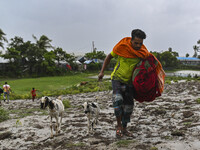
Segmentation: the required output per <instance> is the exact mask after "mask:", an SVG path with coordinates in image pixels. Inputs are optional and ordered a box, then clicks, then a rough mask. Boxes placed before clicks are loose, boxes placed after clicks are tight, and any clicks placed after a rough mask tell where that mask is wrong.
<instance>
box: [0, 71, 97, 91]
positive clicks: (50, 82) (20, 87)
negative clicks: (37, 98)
mask: <svg viewBox="0 0 200 150" xmlns="http://www.w3.org/2000/svg"><path fill="white" fill-rule="evenodd" d="M90 75H94V74H86V73H78V74H72V75H67V76H55V77H41V78H27V79H16V80H13V79H12V80H4V81H1V83H2V84H3V83H4V82H5V81H7V82H8V84H9V85H10V86H11V89H12V90H13V91H14V93H17V94H30V91H31V89H32V88H33V87H34V88H35V89H37V90H39V91H40V92H43V91H52V90H60V89H65V88H67V87H70V86H72V85H75V84H78V83H80V82H81V81H91V80H94V79H89V78H87V77H88V76H90Z"/></svg>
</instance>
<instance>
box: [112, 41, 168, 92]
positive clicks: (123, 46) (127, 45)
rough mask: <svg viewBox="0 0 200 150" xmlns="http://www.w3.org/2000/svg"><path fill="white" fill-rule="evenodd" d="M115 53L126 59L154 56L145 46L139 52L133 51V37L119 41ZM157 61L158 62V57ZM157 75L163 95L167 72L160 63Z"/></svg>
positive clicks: (114, 49)
mask: <svg viewBox="0 0 200 150" xmlns="http://www.w3.org/2000/svg"><path fill="white" fill-rule="evenodd" d="M113 52H114V53H115V54H117V55H119V56H121V57H125V58H138V57H139V58H141V59H146V58H147V57H148V56H149V55H153V54H151V53H150V52H149V51H148V50H147V48H146V47H145V46H144V45H142V47H141V48H140V49H139V50H135V49H133V47H132V45H131V37H125V38H123V39H122V40H121V41H119V43H117V44H116V45H115V47H114V48H113ZM153 56H154V55H153ZM154 57H155V56H154ZM155 59H156V60H157V61H158V59H157V58H156V57H155ZM156 74H157V75H158V86H159V89H160V92H161V93H162V92H163V90H164V82H165V72H164V70H163V69H162V65H161V63H160V62H159V61H158V65H157V67H156Z"/></svg>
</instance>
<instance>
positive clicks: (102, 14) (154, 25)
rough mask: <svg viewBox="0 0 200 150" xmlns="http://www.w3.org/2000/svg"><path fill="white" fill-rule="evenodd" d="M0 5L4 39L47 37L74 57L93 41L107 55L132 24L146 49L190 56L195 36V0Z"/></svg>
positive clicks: (198, 27) (199, 19) (19, 0)
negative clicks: (145, 35) (143, 34)
mask: <svg viewBox="0 0 200 150" xmlns="http://www.w3.org/2000/svg"><path fill="white" fill-rule="evenodd" d="M0 8H1V11H0V28H1V29H2V30H3V31H4V33H5V34H6V38H7V39H11V38H14V37H15V36H19V37H22V38H23V39H24V41H25V42H26V41H28V40H30V41H32V42H35V41H34V40H33V38H32V35H35V36H36V37H37V38H39V37H40V36H41V35H46V36H47V37H48V38H49V39H51V40H52V45H53V46H55V47H61V48H63V50H65V51H66V52H67V53H74V54H75V55H79V54H85V53H88V52H91V50H92V41H94V44H95V47H96V48H97V50H102V51H104V52H105V53H106V54H108V53H109V52H111V51H112V48H113V47H114V46H115V44H116V43H117V42H118V41H119V40H121V39H122V38H123V37H128V36H131V31H132V30H133V29H136V28H139V29H142V30H143V31H145V33H146V34H147V38H146V40H145V41H144V44H145V45H146V47H147V48H148V50H149V51H158V52H161V51H166V50H168V48H169V47H171V48H172V50H173V51H176V52H178V53H179V55H180V56H185V54H186V53H189V54H190V56H192V55H193V54H194V50H193V46H194V45H195V44H197V41H198V40H199V39H200V0H0Z"/></svg>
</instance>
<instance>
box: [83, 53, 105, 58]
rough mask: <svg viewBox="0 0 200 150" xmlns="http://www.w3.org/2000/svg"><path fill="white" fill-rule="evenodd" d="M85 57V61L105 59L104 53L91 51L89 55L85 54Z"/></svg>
mask: <svg viewBox="0 0 200 150" xmlns="http://www.w3.org/2000/svg"><path fill="white" fill-rule="evenodd" d="M85 57H86V58H87V59H102V60H103V59H105V58H106V54H105V53H104V51H93V52H91V53H86V54H85Z"/></svg>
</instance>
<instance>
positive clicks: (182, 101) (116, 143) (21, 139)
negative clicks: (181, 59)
mask: <svg viewBox="0 0 200 150" xmlns="http://www.w3.org/2000/svg"><path fill="white" fill-rule="evenodd" d="M111 98H112V92H111V91H104V92H95V93H84V94H76V95H63V96H62V99H68V100H69V101H70V103H71V108H68V109H66V110H65V113H64V117H63V121H62V127H61V132H60V133H59V135H57V136H54V137H53V138H50V126H49V125H50V118H49V117H48V113H47V112H48V111H47V110H46V111H41V110H40V102H39V100H36V101H35V102H32V100H13V101H10V104H6V103H3V105H2V106H1V107H4V108H5V109H9V110H12V111H11V113H10V119H9V120H7V121H4V122H1V123H0V149H2V150H36V149H40V150H41V149H42V150H51V149H52V150H65V149H66V150H68V149H69V150H79V149H81V150H86V149H87V150H126V149H133V150H134V149H135V150H150V149H156V148H158V149H159V150H160V149H162V150H179V149H180V150H198V149H200V143H199V140H200V111H199V110H200V104H199V103H198V101H197V99H198V98H200V82H197V81H195V82H194V81H190V82H179V83H173V84H166V85H165V90H164V93H163V94H162V96H161V97H158V98H157V99H156V100H154V101H153V102H149V103H138V102H135V106H134V112H133V114H132V118H131V123H129V124H128V130H129V131H131V132H132V133H133V135H134V136H133V137H126V136H123V137H122V138H120V139H119V138H116V135H115V132H116V131H115V126H116V120H115V116H114V114H113V108H112V101H111ZM85 101H88V102H98V104H99V106H100V108H101V112H100V117H99V124H98V125H97V127H96V129H95V131H94V132H93V133H90V134H88V133H87V118H86V116H85V114H84V112H83V109H82V107H81V105H82V104H83V103H84V102H85ZM23 114H26V115H24V116H23ZM53 126H54V127H55V120H54V122H53Z"/></svg>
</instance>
